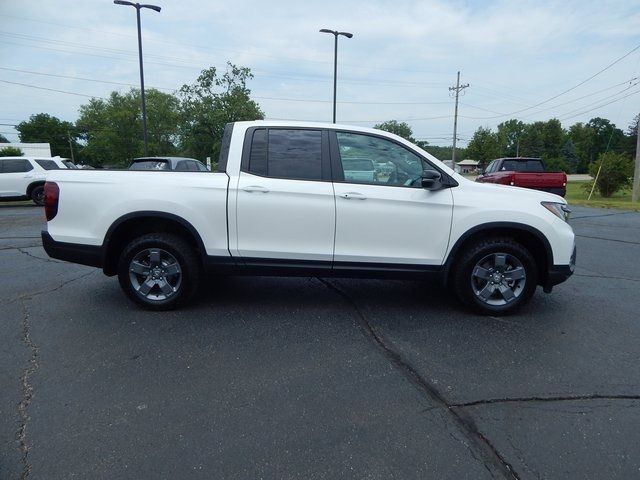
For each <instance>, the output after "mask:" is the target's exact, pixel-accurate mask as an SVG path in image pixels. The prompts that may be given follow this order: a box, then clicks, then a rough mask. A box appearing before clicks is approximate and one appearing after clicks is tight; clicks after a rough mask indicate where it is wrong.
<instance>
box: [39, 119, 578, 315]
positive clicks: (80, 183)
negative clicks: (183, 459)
mask: <svg viewBox="0 0 640 480" xmlns="http://www.w3.org/2000/svg"><path fill="white" fill-rule="evenodd" d="M221 145H222V147H221V152H220V158H219V168H218V172H216V173H207V174H203V173H196V172H189V171H187V172H175V173H174V172H167V173H166V174H163V175H158V174H155V173H150V172H147V171H97V170H96V171H93V172H91V173H88V172H83V171H80V170H67V171H55V172H53V173H51V176H50V177H49V178H48V180H47V184H46V186H45V191H46V193H45V198H46V206H45V213H46V217H47V230H45V231H43V232H42V241H43V245H44V248H45V250H46V252H47V253H48V254H49V255H50V256H51V257H53V258H57V259H61V260H68V261H71V262H76V263H81V264H85V265H92V266H96V267H100V268H102V270H103V272H104V273H105V274H106V275H117V276H118V279H119V282H120V285H121V287H122V289H123V290H124V292H125V293H126V294H127V295H128V296H129V297H130V298H131V299H132V300H134V301H135V302H137V303H139V304H140V305H142V306H144V307H147V308H151V309H169V308H174V307H176V306H178V305H181V304H184V303H185V302H186V301H187V300H188V299H189V298H190V297H192V296H193V294H194V293H195V291H196V288H197V286H198V284H199V282H200V279H201V278H202V274H203V272H205V271H207V272H211V273H214V274H216V273H217V274H229V273H234V274H246V275H305V276H306V275H312V276H324V277H349V276H357V277H384V278H407V277H408V278H423V277H430V276H437V277H439V278H440V279H441V280H442V281H443V282H444V283H445V284H446V285H449V286H450V287H451V288H452V289H453V291H455V292H456V294H457V295H458V297H459V298H460V299H461V300H462V301H463V302H464V303H466V304H468V305H470V306H471V307H473V308H474V309H476V310H477V311H479V312H482V313H485V314H492V315H496V314H503V313H508V312H511V311H513V310H514V309H516V308H518V307H520V306H521V305H523V304H524V303H525V302H526V301H527V300H528V299H529V298H530V297H531V296H532V295H533V293H534V292H535V290H536V287H537V285H541V286H542V287H543V290H544V291H545V292H546V293H549V292H551V290H552V287H553V286H554V285H556V284H558V283H560V282H563V281H565V280H566V279H567V278H568V277H569V276H570V275H571V274H572V273H573V270H574V265H575V242H574V233H573V230H572V228H571V226H570V225H569V223H568V215H569V213H568V212H569V210H568V208H567V204H566V201H565V200H564V199H562V198H561V197H559V196H557V195H552V194H550V193H545V192H537V191H533V190H523V189H516V188H510V187H502V186H498V185H487V184H481V183H475V182H473V181H470V180H467V179H465V178H464V177H462V176H461V175H459V174H457V173H455V172H454V171H453V170H451V169H450V168H448V167H446V166H445V165H444V164H443V163H442V162H440V161H439V160H437V159H436V158H435V157H433V156H432V155H430V154H428V153H427V152H425V151H424V150H422V149H420V148H419V147H417V146H416V145H413V144H412V143H410V142H408V141H407V140H405V139H403V138H401V137H398V136H396V135H393V134H391V133H388V132H383V131H381V130H374V129H369V128H361V127H349V126H339V125H335V124H325V123H301V122H291V123H284V122H269V121H258V122H236V123H231V124H228V125H227V127H226V128H225V131H224V135H223V138H222V142H221ZM356 152H357V155H358V156H359V157H361V158H370V159H372V160H373V159H376V161H377V162H380V161H381V158H383V157H384V158H385V159H386V161H388V162H391V163H392V164H393V165H394V169H395V170H394V172H393V173H394V176H393V177H391V176H390V177H389V178H386V179H381V178H373V179H367V180H366V181H365V180H361V181H354V180H352V179H349V178H348V176H347V175H346V171H347V166H348V165H349V162H348V161H347V162H345V161H344V160H345V159H344V158H343V155H344V154H346V153H349V154H351V155H355V153H356ZM345 156H347V155H345ZM292 301H295V300H292Z"/></svg>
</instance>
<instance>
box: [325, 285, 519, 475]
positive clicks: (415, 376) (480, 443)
mask: <svg viewBox="0 0 640 480" xmlns="http://www.w3.org/2000/svg"><path fill="white" fill-rule="evenodd" d="M317 280H318V281H319V282H320V283H322V284H323V285H325V286H326V287H327V288H329V289H330V290H333V291H334V292H336V293H337V294H338V296H340V297H341V298H342V299H343V300H345V301H346V302H347V303H348V304H349V305H350V306H351V307H352V308H353V309H354V311H355V312H356V314H357V315H356V317H357V318H358V321H359V324H360V327H361V329H362V331H363V333H364V334H365V336H367V337H368V338H369V339H370V340H371V341H372V342H373V343H374V345H375V346H376V347H377V348H378V349H379V351H380V352H381V353H382V354H383V355H384V356H385V357H386V358H387V360H389V361H390V362H391V363H392V364H393V365H394V366H395V367H396V368H397V369H398V370H400V371H401V372H402V373H403V374H404V376H405V378H406V379H407V380H408V381H409V382H410V383H411V384H412V385H414V386H415V387H416V388H418V390H420V391H421V392H422V393H424V394H425V395H426V396H427V397H428V398H429V399H430V400H431V401H432V402H434V403H436V404H437V405H439V407H440V408H442V409H443V410H445V411H447V412H448V413H449V414H450V418H451V420H453V423H454V424H455V426H456V427H457V429H458V430H459V431H460V432H461V433H462V434H464V436H465V437H466V438H467V439H468V440H469V444H468V445H467V444H466V443H465V442H462V443H464V444H465V445H466V446H467V447H468V448H470V449H472V450H473V452H472V456H473V457H474V458H476V459H477V458H478V456H479V457H480V458H481V459H482V464H483V465H484V467H485V468H486V469H487V470H488V471H489V472H490V473H491V475H492V476H493V477H494V478H495V477H496V476H499V477H502V478H506V479H511V480H519V478H520V476H519V475H518V473H517V472H516V471H515V470H514V468H513V466H512V465H511V464H510V463H509V462H507V460H506V459H505V458H504V457H503V456H502V455H501V454H500V452H499V451H498V450H497V449H496V447H495V446H494V445H493V444H492V443H491V441H490V440H489V439H488V438H487V437H486V436H485V435H483V434H482V433H481V432H480V431H479V430H478V427H477V426H476V424H475V421H474V420H473V418H472V417H471V415H469V414H468V413H467V412H464V411H462V410H461V409H453V408H452V407H453V405H452V404H451V403H449V402H448V401H447V400H446V399H445V398H444V396H443V395H442V393H441V392H440V391H439V390H438V389H437V388H436V387H435V386H434V385H433V384H432V383H430V382H429V381H428V380H427V379H425V378H424V377H423V376H422V375H420V374H419V373H418V371H417V370H416V369H415V368H414V367H413V366H412V365H411V364H410V363H409V362H408V361H407V360H405V359H404V358H403V357H402V355H401V354H400V353H398V352H397V351H395V350H394V349H393V348H392V347H391V346H390V345H389V342H388V341H387V340H385V338H384V337H383V336H382V334H381V333H380V332H379V331H377V330H376V328H375V327H374V326H373V325H372V324H371V323H369V321H368V320H367V318H366V316H365V315H364V313H363V312H362V310H361V309H360V307H359V306H358V304H357V303H356V302H355V301H354V300H353V299H352V298H351V296H349V295H348V294H347V293H346V292H344V291H343V290H341V289H340V288H338V287H337V286H335V285H334V284H333V283H331V282H329V281H328V280H325V279H321V278H318V279H317ZM476 454H477V455H478V456H476Z"/></svg>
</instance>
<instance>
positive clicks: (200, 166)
mask: <svg viewBox="0 0 640 480" xmlns="http://www.w3.org/2000/svg"><path fill="white" fill-rule="evenodd" d="M196 168H197V169H198V171H199V172H208V171H209V170H208V169H207V166H206V165H205V164H204V163H200V162H196Z"/></svg>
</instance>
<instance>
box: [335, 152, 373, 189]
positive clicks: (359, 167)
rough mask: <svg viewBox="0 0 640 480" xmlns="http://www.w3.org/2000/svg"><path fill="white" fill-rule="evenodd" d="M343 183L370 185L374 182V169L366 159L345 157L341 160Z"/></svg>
mask: <svg viewBox="0 0 640 480" xmlns="http://www.w3.org/2000/svg"><path fill="white" fill-rule="evenodd" d="M342 165H343V167H344V178H345V181H350V182H354V183H361V182H364V183H371V182H373V181H374V180H376V177H377V174H376V169H375V167H374V165H373V161H372V160H371V159H368V158H359V157H345V158H343V159H342Z"/></svg>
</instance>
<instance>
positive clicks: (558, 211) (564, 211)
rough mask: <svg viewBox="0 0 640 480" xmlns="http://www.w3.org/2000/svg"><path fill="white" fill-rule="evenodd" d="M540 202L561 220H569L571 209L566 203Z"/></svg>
mask: <svg viewBox="0 0 640 480" xmlns="http://www.w3.org/2000/svg"><path fill="white" fill-rule="evenodd" d="M540 204H541V205H542V206H543V207H544V208H546V209H547V210H549V211H550V212H551V213H553V214H554V215H555V216H556V217H558V218H559V219H560V220H564V221H565V222H568V221H569V216H570V215H571V209H570V208H569V207H568V206H567V204H566V203H558V202H540Z"/></svg>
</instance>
